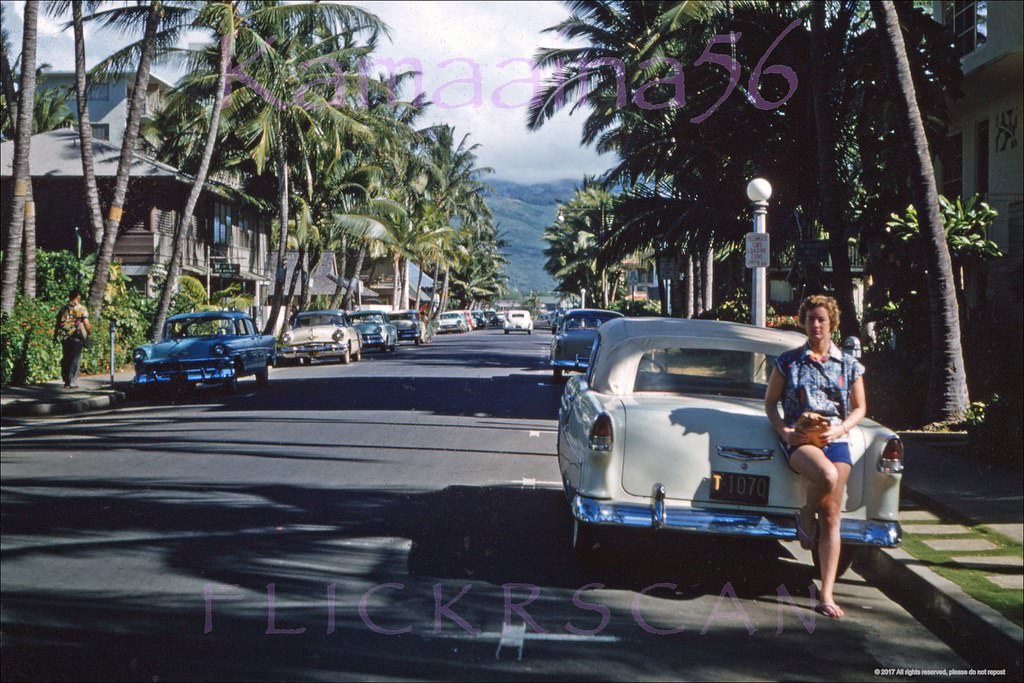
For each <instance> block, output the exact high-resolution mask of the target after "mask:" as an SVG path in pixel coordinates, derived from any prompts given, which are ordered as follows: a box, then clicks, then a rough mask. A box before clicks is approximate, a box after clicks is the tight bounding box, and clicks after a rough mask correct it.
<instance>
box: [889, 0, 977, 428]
mask: <svg viewBox="0 0 1024 683" xmlns="http://www.w3.org/2000/svg"><path fill="white" fill-rule="evenodd" d="M871 11H872V14H873V15H874V18H875V24H876V25H877V26H878V28H879V32H880V34H881V37H882V50H883V53H884V56H885V62H886V65H887V70H888V72H889V77H890V78H891V79H892V86H893V91H894V93H893V94H894V102H895V104H896V106H897V107H898V109H897V111H898V112H899V116H898V117H897V121H898V124H899V126H900V130H901V133H902V138H903V144H904V145H905V147H906V151H907V153H908V157H909V158H910V160H911V163H910V173H911V190H912V193H913V198H914V205H915V206H916V208H917V215H918V216H919V217H920V221H921V236H922V238H923V242H924V245H925V246H926V249H925V253H926V258H927V264H928V307H929V312H930V327H931V359H930V363H929V366H930V368H929V375H928V405H927V417H928V419H929V420H946V421H949V420H959V419H961V418H963V415H964V413H965V412H966V410H967V407H968V405H969V402H970V399H969V396H968V392H967V373H966V370H965V368H964V359H963V350H962V347H961V342H960V316H959V314H958V311H957V301H956V292H955V289H954V284H953V268H952V264H951V260H950V256H949V248H948V247H947V245H946V233H945V230H944V226H943V223H942V214H941V212H940V211H939V200H938V191H937V189H936V186H935V174H934V171H933V169H932V164H931V157H930V155H929V153H928V139H927V137H926V136H925V131H924V125H923V124H922V122H921V112H920V109H919V107H918V104H917V94H916V92H915V90H914V81H913V79H912V77H911V73H910V64H909V61H908V59H907V52H906V47H905V45H904V42H903V34H902V32H901V30H900V23H899V18H898V17H897V15H896V7H895V6H894V5H893V3H892V0H885V1H882V2H879V1H878V0H875V1H873V2H872V3H871Z"/></svg>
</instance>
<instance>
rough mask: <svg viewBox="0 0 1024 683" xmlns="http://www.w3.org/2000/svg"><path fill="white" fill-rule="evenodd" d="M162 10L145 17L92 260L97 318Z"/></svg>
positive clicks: (92, 295) (91, 293)
mask: <svg viewBox="0 0 1024 683" xmlns="http://www.w3.org/2000/svg"><path fill="white" fill-rule="evenodd" d="M162 12H163V10H162V9H161V5H160V3H156V2H154V3H153V4H152V5H150V7H149V13H148V14H147V15H146V31H145V33H144V34H143V39H142V40H143V42H142V56H141V58H140V59H139V68H138V70H137V71H136V72H135V83H134V84H133V85H132V88H133V89H132V99H131V101H130V102H129V103H128V122H127V124H126V126H125V131H124V140H122V142H121V157H120V159H118V162H117V179H116V181H115V182H114V197H113V199H112V200H111V201H110V210H109V211H108V212H107V222H106V224H105V226H104V229H103V242H102V244H101V245H100V250H99V254H98V255H97V257H96V270H95V271H93V274H92V284H91V285H90V286H89V303H88V308H89V313H90V314H91V315H92V316H93V319H94V320H95V319H98V318H99V316H100V312H101V311H102V310H103V295H104V293H105V292H106V290H107V282H108V281H109V280H110V264H111V263H112V262H113V260H114V243H115V242H116V241H117V233H118V230H119V229H120V227H121V216H122V214H123V213H124V203H125V196H126V195H127V194H128V181H129V179H130V176H131V166H132V162H133V161H134V159H135V143H136V141H137V140H138V139H139V124H140V123H141V122H142V110H143V107H144V103H145V101H146V90H148V89H149V70H150V65H151V64H152V62H153V54H154V52H155V51H156V33H157V29H158V28H159V27H160V18H161V14H162Z"/></svg>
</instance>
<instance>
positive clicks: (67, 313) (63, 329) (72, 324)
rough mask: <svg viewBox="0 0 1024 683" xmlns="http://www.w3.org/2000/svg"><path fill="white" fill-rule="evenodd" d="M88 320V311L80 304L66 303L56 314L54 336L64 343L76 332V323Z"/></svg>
mask: <svg viewBox="0 0 1024 683" xmlns="http://www.w3.org/2000/svg"><path fill="white" fill-rule="evenodd" d="M88 318H89V311H88V310H87V309H86V308H85V306H83V305H82V304H80V303H66V304H64V307H63V308H61V309H60V312H59V313H58V314H57V331H56V335H57V337H58V338H59V339H60V340H61V341H64V340H65V339H68V338H70V337H72V336H74V335H75V334H76V333H77V332H78V323H79V322H81V321H83V320H87V319H88Z"/></svg>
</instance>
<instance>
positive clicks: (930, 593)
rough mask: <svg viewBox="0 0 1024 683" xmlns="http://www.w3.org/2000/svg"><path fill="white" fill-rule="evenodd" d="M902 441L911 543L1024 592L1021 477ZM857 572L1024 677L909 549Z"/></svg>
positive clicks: (66, 402)
mask: <svg viewBox="0 0 1024 683" xmlns="http://www.w3.org/2000/svg"><path fill="white" fill-rule="evenodd" d="M132 376H133V375H132V373H131V372H119V373H116V374H115V375H114V384H113V385H111V383H110V376H109V375H105V376H91V377H82V378H81V380H80V382H79V384H80V388H79V389H76V390H69V389H64V388H63V386H62V385H61V383H60V382H59V381H56V382H45V383H41V384H35V385H31V386H27V387H7V388H4V389H3V391H2V392H0V403H2V416H3V417H4V418H14V417H38V416H47V415H62V414H63V415H67V414H74V413H81V412H86V411H91V410H105V409H109V408H111V407H113V406H116V405H117V404H119V403H121V402H123V401H124V400H125V399H126V394H127V389H128V387H129V386H130V385H131V380H132ZM901 436H902V437H903V440H904V443H905V445H906V472H905V473H904V475H903V482H902V494H903V495H902V498H903V503H902V505H901V506H902V507H903V508H904V510H903V511H902V513H901V522H902V524H903V526H904V538H905V540H906V541H908V544H909V542H910V540H911V539H915V540H921V542H922V543H924V544H925V545H927V546H928V547H933V548H937V549H938V548H942V549H946V550H948V551H949V554H950V557H951V558H952V563H953V564H955V565H957V566H963V567H973V568H979V567H980V568H982V569H983V570H985V571H986V572H988V571H990V572H991V579H992V580H993V581H994V582H995V583H996V584H997V585H1001V586H1003V587H1005V588H1006V589H1007V590H1017V591H1022V587H1024V561H1022V558H1021V553H1020V545H1019V544H1020V543H1022V542H1024V492H1022V489H1024V486H1022V483H1021V476H1020V474H1019V473H1015V472H1007V471H1003V470H1000V469H999V468H995V467H991V466H986V465H983V464H979V463H977V462H975V461H973V460H971V459H970V458H969V457H968V456H967V453H966V439H965V437H963V436H957V435H948V434H925V433H919V432H905V433H903V434H901ZM1019 446H1020V445H1019V444H1017V445H1016V447H1019ZM979 528H984V530H985V532H986V533H989V532H992V533H995V534H998V535H1000V536H1002V537H1004V538H1005V539H1007V540H1008V541H1009V542H1011V543H1016V544H1017V545H1016V546H1013V547H1011V548H1009V549H1007V548H1002V549H1000V547H999V546H992V545H991V544H989V545H988V546H986V545H984V543H985V541H980V542H979V541H978V539H977V538H974V539H971V538H963V536H967V535H971V534H972V533H973V532H974V531H975V530H977V529H979ZM974 535H975V536H977V535H978V534H976V533H975V534H974ZM940 536H953V537H954V538H939V537H940ZM957 536H960V537H961V538H956V537H957ZM944 564H945V563H944ZM854 568H855V569H856V570H857V571H858V572H859V573H861V574H862V575H863V576H864V577H865V578H867V579H868V580H870V581H871V582H872V583H874V584H875V585H877V586H879V587H880V588H881V589H882V590H883V591H885V592H886V593H887V594H889V595H890V597H892V598H894V599H895V600H896V601H897V602H899V603H900V604H901V605H903V606H904V607H906V608H907V609H908V610H910V611H911V613H913V614H914V616H915V617H917V618H918V619H920V620H921V621H922V622H923V623H925V624H927V625H928V626H929V628H931V629H932V630H933V631H934V632H935V633H936V634H938V635H939V636H940V637H942V638H943V639H944V640H945V641H946V642H947V643H949V644H950V645H951V646H952V647H953V648H954V649H956V650H957V651H958V653H959V654H960V655H961V656H963V657H964V659H966V660H967V661H968V662H970V663H971V664H972V666H976V667H978V668H979V669H1003V668H1005V669H1006V672H1007V676H1009V677H1010V680H1022V678H1024V677H1022V669H1021V652H1022V648H1024V637H1022V629H1021V627H1020V626H1018V625H1016V624H1015V623H1013V622H1011V621H1010V620H1009V619H1007V618H1005V617H1004V616H1003V615H1002V614H1000V613H999V612H997V611H996V610H995V609H993V608H991V607H989V606H988V605H985V604H983V603H981V602H979V601H978V600H975V599H974V598H972V597H971V596H970V595H968V594H967V593H966V592H965V591H964V590H963V589H962V588H961V587H960V586H959V585H957V584H956V583H954V582H953V581H950V580H948V579H946V578H944V577H942V576H940V575H939V574H937V573H936V572H935V571H933V570H932V569H931V568H930V566H929V563H928V562H926V561H923V560H920V559H918V558H916V557H914V556H913V555H911V554H910V553H909V552H907V550H906V549H905V548H896V549H892V550H875V551H871V552H868V553H865V554H864V555H863V556H862V558H861V559H860V560H858V562H857V564H856V565H855V567H854ZM986 578H989V577H986Z"/></svg>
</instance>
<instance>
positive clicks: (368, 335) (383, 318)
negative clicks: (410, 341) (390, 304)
mask: <svg viewBox="0 0 1024 683" xmlns="http://www.w3.org/2000/svg"><path fill="white" fill-rule="evenodd" d="M348 319H349V320H350V321H351V322H352V324H353V325H354V326H355V328H356V329H357V330H359V336H360V337H361V339H362V342H363V348H364V349H380V350H381V351H394V350H395V349H396V348H398V330H396V329H395V326H394V325H392V324H391V319H390V318H389V317H388V314H387V313H385V312H384V311H356V312H355V313H349V314H348Z"/></svg>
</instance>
